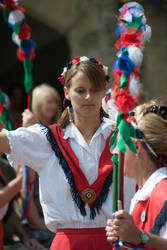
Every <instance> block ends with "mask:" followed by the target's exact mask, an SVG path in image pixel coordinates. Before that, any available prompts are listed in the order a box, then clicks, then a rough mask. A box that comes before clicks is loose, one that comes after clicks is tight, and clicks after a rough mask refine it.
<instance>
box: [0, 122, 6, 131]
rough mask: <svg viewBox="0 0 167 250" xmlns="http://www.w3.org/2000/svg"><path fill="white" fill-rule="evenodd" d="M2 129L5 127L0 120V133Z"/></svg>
mask: <svg viewBox="0 0 167 250" xmlns="http://www.w3.org/2000/svg"><path fill="white" fill-rule="evenodd" d="M3 128H5V125H4V123H3V122H2V121H1V120H0V131H1V130H2V129H3Z"/></svg>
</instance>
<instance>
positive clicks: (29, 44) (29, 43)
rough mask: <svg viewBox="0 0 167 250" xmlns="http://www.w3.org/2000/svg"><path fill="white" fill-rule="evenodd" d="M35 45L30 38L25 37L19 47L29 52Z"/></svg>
mask: <svg viewBox="0 0 167 250" xmlns="http://www.w3.org/2000/svg"><path fill="white" fill-rule="evenodd" d="M35 47H36V43H35V42H34V40H32V39H26V40H23V41H22V42H21V48H22V51H23V52H24V53H26V54H27V53H30V52H31V51H32V49H34V48H35Z"/></svg>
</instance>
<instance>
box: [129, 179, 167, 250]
mask: <svg viewBox="0 0 167 250" xmlns="http://www.w3.org/2000/svg"><path fill="white" fill-rule="evenodd" d="M132 216H133V218H134V222H135V224H136V225H137V227H139V228H140V229H142V230H143V231H146V232H150V233H153V234H156V235H158V234H159V231H160V229H161V227H162V226H163V225H164V224H165V223H166V222H167V178H166V179H163V180H161V181H160V182H159V183H158V184H157V185H156V186H155V187H154V189H153V191H152V193H151V195H150V197H149V198H148V199H147V200H145V201H140V202H138V203H137V204H136V206H135V207H134V209H133V211H132ZM145 249H147V250H155V248H149V247H147V248H145Z"/></svg>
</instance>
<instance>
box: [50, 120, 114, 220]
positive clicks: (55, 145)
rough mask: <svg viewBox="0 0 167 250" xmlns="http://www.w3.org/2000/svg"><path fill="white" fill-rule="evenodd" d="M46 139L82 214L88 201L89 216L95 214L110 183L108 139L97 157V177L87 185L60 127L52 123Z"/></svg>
mask: <svg viewBox="0 0 167 250" xmlns="http://www.w3.org/2000/svg"><path fill="white" fill-rule="evenodd" d="M46 136H47V139H48V141H49V142H50V144H51V147H52V149H53V151H54V152H55V154H56V156H57V157H58V159H59V161H60V165H61V166H62V168H63V171H64V173H65V175H66V178H67V179H68V182H69V184H70V188H71V194H72V197H73V199H74V201H75V202H76V204H77V206H78V208H79V209H80V211H81V214H82V215H85V210H84V206H85V205H84V204H85V203H88V205H89V207H90V210H91V215H90V216H91V218H92V219H93V218H94V217H95V216H96V211H97V212H98V211H99V210H100V209H101V206H102V204H103V202H105V200H106V198H107V195H108V192H109V187H110V185H111V183H112V170H113V162H112V161H111V156H112V155H111V153H110V149H109V140H110V137H111V135H110V136H109V137H108V138H107V140H106V145H105V148H104V150H103V152H102V154H101V156H100V159H99V168H98V178H97V179H96V180H95V182H94V183H93V184H92V185H89V183H88V181H87V179H86V177H85V175H84V173H83V172H82V170H81V168H80V166H79V160H78V159H77V157H76V155H75V153H74V152H73V150H72V148H71V146H70V144H69V141H68V140H65V139H64V138H63V136H64V132H63V130H62V129H60V128H59V127H57V125H56V124H53V125H51V126H50V127H49V130H48V131H47V132H46Z"/></svg>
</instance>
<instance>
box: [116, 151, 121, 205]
mask: <svg viewBox="0 0 167 250" xmlns="http://www.w3.org/2000/svg"><path fill="white" fill-rule="evenodd" d="M117 200H119V201H121V200H122V196H121V152H119V156H118V174H117Z"/></svg>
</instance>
